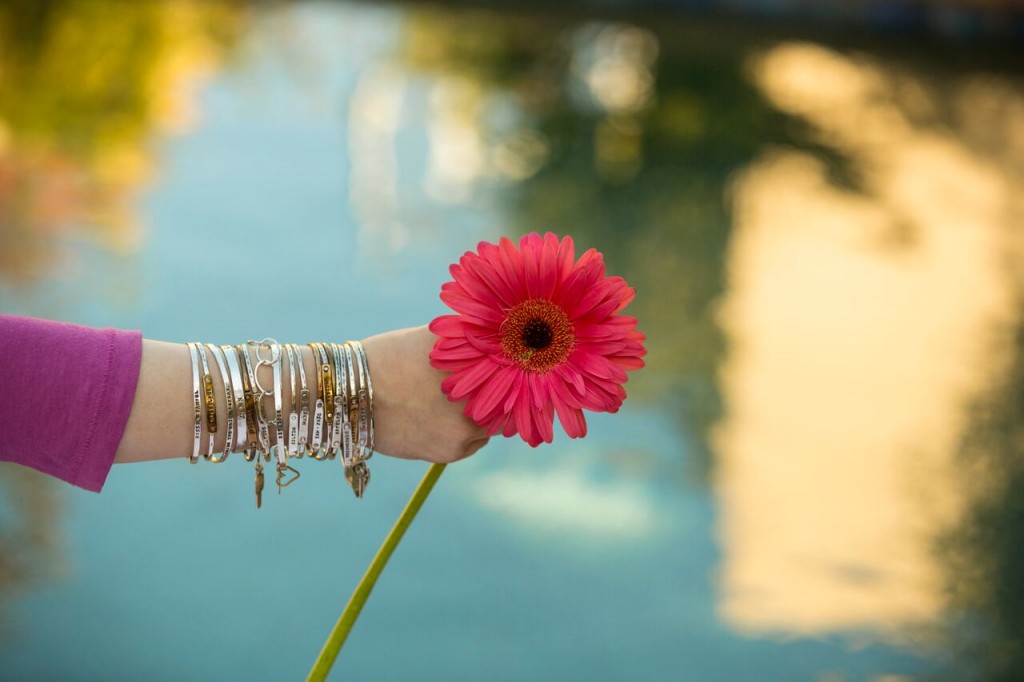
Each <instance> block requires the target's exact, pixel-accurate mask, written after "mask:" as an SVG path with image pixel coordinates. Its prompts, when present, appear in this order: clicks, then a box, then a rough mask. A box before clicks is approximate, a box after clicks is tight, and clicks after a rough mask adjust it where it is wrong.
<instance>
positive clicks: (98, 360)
mask: <svg viewBox="0 0 1024 682" xmlns="http://www.w3.org/2000/svg"><path fill="white" fill-rule="evenodd" d="M141 361H142V334H141V333H140V332H137V331H121V330H117V329H93V328H91V327H81V326H78V325H73V324H67V323H64V322H49V321H46V320H37V319H33V318H28V317H15V316H10V315H0V423H2V424H3V437H2V438H0V460H6V461H9V462H17V463H18V464H23V465H25V466H29V467H32V468H33V469H38V470H39V471H42V472H43V473H46V474H50V475H51V476H56V477H57V478H60V479H63V480H65V481H67V482H68V483H72V484H74V485H77V486H79V487H82V488H85V489H86V490H92V491H94V492H99V491H100V489H101V488H102V487H103V483H104V481H106V478H107V473H108V472H109V471H110V466H111V465H112V464H113V463H114V455H115V453H116V452H117V446H118V444H119V443H120V442H121V436H123V435H124V428H125V425H126V424H127V423H128V413H129V412H130V411H131V407H132V399H133V398H134V397H135V385H136V383H137V382H138V379H139V365H140V363H141Z"/></svg>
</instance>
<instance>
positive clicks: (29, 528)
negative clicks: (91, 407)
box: [0, 463, 61, 639]
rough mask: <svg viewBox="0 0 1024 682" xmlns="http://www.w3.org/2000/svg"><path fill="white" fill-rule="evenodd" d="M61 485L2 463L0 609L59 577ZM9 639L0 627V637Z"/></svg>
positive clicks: (8, 634)
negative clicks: (26, 590)
mask: <svg viewBox="0 0 1024 682" xmlns="http://www.w3.org/2000/svg"><path fill="white" fill-rule="evenodd" d="M57 485H58V484H57V483H56V482H55V481H54V480H53V479H50V478H48V477H46V476H43V475H42V474H39V473H37V472H35V471H32V470H30V469H26V468H23V467H20V466H17V465H14V464H7V463H3V464H0V491H2V494H0V503H2V504H0V508H2V514H0V610H2V609H3V608H4V606H5V604H6V602H7V601H8V600H9V599H10V598H11V597H13V596H16V595H18V594H19V593H21V592H22V591H23V590H25V589H26V588H29V587H31V586H33V585H39V584H42V583H45V582H46V581H48V580H50V579H52V578H53V577H55V576H57V575H59V574H60V572H61V552H60V540H61V538H60V524H59V518H60V497H59V494H58V493H59V490H58V488H57ZM0 613H2V611H0ZM11 636H13V633H9V632H7V631H6V630H4V629H2V627H0V638H5V639H6V638H9V637H11Z"/></svg>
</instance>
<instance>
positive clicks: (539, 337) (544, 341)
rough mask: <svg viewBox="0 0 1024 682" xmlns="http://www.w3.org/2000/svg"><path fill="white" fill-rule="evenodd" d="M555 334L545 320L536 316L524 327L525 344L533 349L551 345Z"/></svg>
mask: <svg viewBox="0 0 1024 682" xmlns="http://www.w3.org/2000/svg"><path fill="white" fill-rule="evenodd" d="M554 338H555V335H554V334H553V333H551V327H549V326H548V323H547V322H545V321H544V320H539V319H537V318H534V319H532V320H530V321H529V322H527V323H526V326H524V327H523V345H525V346H526V347H527V348H532V349H533V350H543V349H545V348H547V347H548V346H550V345H551V341H552V340H553V339H554Z"/></svg>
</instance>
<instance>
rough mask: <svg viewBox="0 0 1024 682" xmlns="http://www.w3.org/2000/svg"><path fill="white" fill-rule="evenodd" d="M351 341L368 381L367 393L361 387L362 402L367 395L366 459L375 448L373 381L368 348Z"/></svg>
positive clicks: (361, 370) (360, 367)
mask: <svg viewBox="0 0 1024 682" xmlns="http://www.w3.org/2000/svg"><path fill="white" fill-rule="evenodd" d="M349 343H350V344H351V345H352V347H353V348H354V349H355V351H356V355H357V356H358V357H359V376H360V378H361V379H362V378H365V379H366V381H365V384H366V386H365V393H364V391H363V390H362V389H360V403H361V404H362V401H363V399H364V397H365V409H366V414H367V419H366V421H367V427H366V442H365V443H363V442H362V437H360V444H361V445H363V446H364V447H365V448H366V449H367V452H366V454H365V459H370V458H371V457H373V449H374V435H373V382H372V381H370V362H369V360H367V358H366V349H365V348H363V344H362V343H360V342H359V341H349Z"/></svg>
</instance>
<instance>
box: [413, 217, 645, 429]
mask: <svg viewBox="0 0 1024 682" xmlns="http://www.w3.org/2000/svg"><path fill="white" fill-rule="evenodd" d="M451 275H452V277H453V278H454V281H452V282H446V283H445V284H444V285H443V286H442V287H441V300H443V301H444V302H445V303H446V304H448V306H449V307H450V308H452V309H453V310H454V311H455V312H456V313H458V314H457V315H442V316H440V317H438V318H437V319H435V320H434V321H433V322H432V323H431V324H430V330H431V331H432V332H434V333H435V334H437V336H439V337H440V338H439V339H438V340H437V341H436V342H435V344H434V349H433V351H431V353H430V364H431V365H432V366H434V367H436V368H437V369H441V370H445V371H449V372H451V375H450V376H448V377H447V378H446V379H445V380H444V381H443V382H442V384H441V390H443V391H444V393H445V394H446V395H447V396H448V399H449V400H451V401H458V400H465V401H466V409H465V414H466V416H468V417H470V418H471V419H472V420H473V421H474V422H476V423H477V424H479V425H481V426H484V427H486V428H487V431H488V434H489V435H492V436H493V435H496V434H498V433H502V434H504V435H505V436H512V435H514V434H516V433H519V434H520V435H522V437H523V440H525V441H526V442H527V443H529V444H530V445H532V446H537V445H539V444H540V443H541V441H544V442H547V443H550V442H551V440H552V438H553V433H552V424H553V422H554V415H555V414H556V413H557V414H558V419H559V421H560V422H561V423H562V428H564V429H565V432H566V433H567V434H568V435H569V436H570V437H571V438H579V437H581V436H585V435H586V433H587V422H586V420H585V419H584V416H583V409H588V410H594V411H597V412H615V411H617V410H618V409H619V406H620V405H622V401H623V400H624V399H625V397H626V391H625V389H624V388H623V387H622V384H623V383H625V382H626V379H627V377H626V370H635V369H639V368H641V367H643V366H644V362H643V360H642V359H641V358H642V357H643V356H644V355H645V354H646V352H647V351H646V350H645V349H644V346H643V342H644V340H645V337H644V335H643V334H642V333H640V332H639V331H637V329H636V323H637V322H636V318H635V317H629V316H626V315H620V314H619V312H620V311H621V310H622V309H623V308H625V307H626V305H628V304H629V302H630V301H632V300H633V296H634V295H635V293H636V292H635V291H634V290H633V289H632V288H631V287H630V286H628V285H627V284H626V282H625V280H623V279H622V278H621V277H606V276H605V269H604V258H603V257H602V256H601V254H600V253H598V252H597V251H596V250H594V249H590V250H589V251H587V252H586V253H584V254H583V255H582V256H580V259H579V260H575V254H574V247H573V241H572V238H571V237H565V238H563V239H562V240H561V241H559V239H558V237H557V236H555V235H554V234H552V233H550V232H549V233H547V234H546V235H544V237H543V238H541V236H540V235H538V234H536V233H532V234H528V235H526V236H525V237H523V238H522V239H520V240H519V248H518V249H516V247H515V244H513V243H512V241H511V240H509V239H507V238H505V237H502V239H501V240H500V241H499V242H498V244H497V245H494V244H489V243H487V242H480V244H479V245H478V246H477V252H476V253H473V252H471V251H470V252H467V253H466V254H465V255H464V256H463V257H462V258H461V259H460V260H459V263H458V264H457V265H452V266H451Z"/></svg>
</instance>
